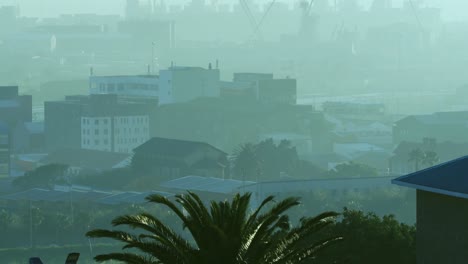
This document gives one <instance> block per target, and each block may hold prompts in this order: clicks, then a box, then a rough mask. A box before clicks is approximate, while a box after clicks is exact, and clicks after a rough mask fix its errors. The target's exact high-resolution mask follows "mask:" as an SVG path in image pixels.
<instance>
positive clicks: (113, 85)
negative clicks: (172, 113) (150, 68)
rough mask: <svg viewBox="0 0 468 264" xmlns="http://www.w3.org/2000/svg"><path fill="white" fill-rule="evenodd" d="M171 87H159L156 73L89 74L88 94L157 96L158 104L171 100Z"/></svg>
mask: <svg viewBox="0 0 468 264" xmlns="http://www.w3.org/2000/svg"><path fill="white" fill-rule="evenodd" d="M170 88H171V87H167V86H164V87H159V76H158V75H116V76H90V77H89V93H90V94H117V95H123V96H136V97H157V98H158V101H159V103H160V104H168V103H171V102H172V96H171V90H170Z"/></svg>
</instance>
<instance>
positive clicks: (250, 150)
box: [231, 143, 261, 180]
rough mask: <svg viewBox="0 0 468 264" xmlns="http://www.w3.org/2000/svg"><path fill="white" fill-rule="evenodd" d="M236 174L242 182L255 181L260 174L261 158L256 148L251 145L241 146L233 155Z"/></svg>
mask: <svg viewBox="0 0 468 264" xmlns="http://www.w3.org/2000/svg"><path fill="white" fill-rule="evenodd" d="M231 161H232V165H233V171H234V174H235V175H237V176H238V177H241V179H242V180H255V179H256V178H257V176H258V174H259V173H260V170H261V164H260V162H261V161H260V158H259V157H258V155H257V149H256V146H255V145H253V144H251V143H246V144H242V145H240V146H239V147H238V148H237V149H235V150H234V153H233V155H232V159H231Z"/></svg>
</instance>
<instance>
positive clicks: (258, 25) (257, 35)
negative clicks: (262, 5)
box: [239, 0, 276, 40]
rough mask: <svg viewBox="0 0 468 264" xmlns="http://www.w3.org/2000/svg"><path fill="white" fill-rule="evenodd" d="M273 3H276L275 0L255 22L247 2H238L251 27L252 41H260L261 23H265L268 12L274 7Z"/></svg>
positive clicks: (243, 0) (241, 0)
mask: <svg viewBox="0 0 468 264" xmlns="http://www.w3.org/2000/svg"><path fill="white" fill-rule="evenodd" d="M275 3H276V0H272V1H271V2H270V4H269V5H268V7H267V9H266V10H265V12H264V13H263V15H262V17H261V18H260V20H259V21H258V22H257V20H256V19H255V17H254V16H253V14H252V11H251V9H250V6H249V4H248V3H247V1H246V0H239V4H240V5H241V7H242V9H243V10H244V13H245V14H246V15H247V18H248V19H249V22H250V24H251V26H252V30H253V39H254V40H260V39H262V34H261V31H260V29H261V27H262V24H263V22H264V21H265V18H266V17H267V16H268V14H269V13H270V11H271V9H272V8H273V6H274V5H275Z"/></svg>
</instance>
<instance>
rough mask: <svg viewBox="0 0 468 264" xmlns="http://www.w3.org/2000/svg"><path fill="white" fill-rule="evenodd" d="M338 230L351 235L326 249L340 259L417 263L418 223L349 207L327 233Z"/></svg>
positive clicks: (354, 263)
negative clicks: (413, 223)
mask: <svg viewBox="0 0 468 264" xmlns="http://www.w3.org/2000/svg"><path fill="white" fill-rule="evenodd" d="M336 234H340V235H343V237H345V238H347V239H345V240H344V241H343V243H340V244H337V245H336V246H335V247H333V248H329V249H327V252H326V253H327V256H338V257H337V258H338V260H339V261H340V263H347V264H374V263H381V264H395V263H398V264H415V263H416V245H415V240H416V239H415V236H416V227H415V226H410V225H406V224H403V223H400V222H398V221H397V220H396V219H395V217H394V216H393V215H385V216H383V217H378V216H377V215H376V214H374V213H364V212H362V211H353V210H348V209H346V208H345V209H344V212H343V214H342V219H341V221H338V222H336V223H335V224H333V225H330V226H329V227H327V232H326V235H327V236H333V235H336ZM324 258H327V257H324ZM333 260H336V259H333ZM319 263H331V262H329V261H325V260H324V261H321V262H319Z"/></svg>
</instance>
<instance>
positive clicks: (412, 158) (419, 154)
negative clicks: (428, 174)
mask: <svg viewBox="0 0 468 264" xmlns="http://www.w3.org/2000/svg"><path fill="white" fill-rule="evenodd" d="M423 159H424V152H423V151H422V150H421V149H419V148H417V149H413V150H411V151H410V153H409V158H408V161H409V162H414V170H415V171H418V170H419V164H420V163H421V162H422V161H423Z"/></svg>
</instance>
